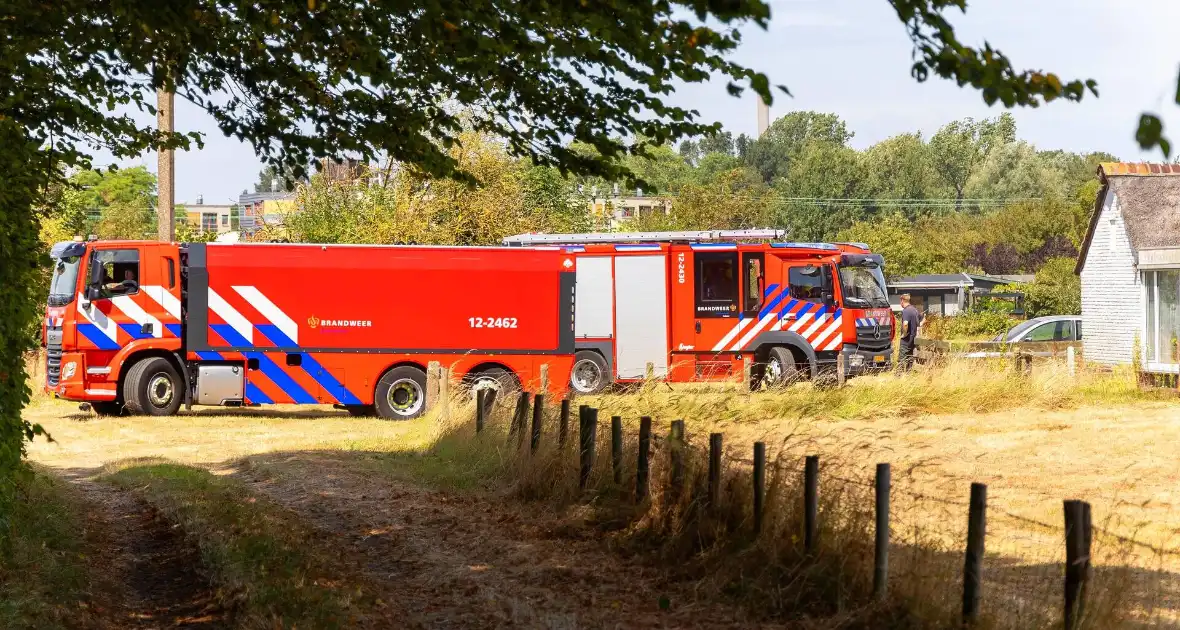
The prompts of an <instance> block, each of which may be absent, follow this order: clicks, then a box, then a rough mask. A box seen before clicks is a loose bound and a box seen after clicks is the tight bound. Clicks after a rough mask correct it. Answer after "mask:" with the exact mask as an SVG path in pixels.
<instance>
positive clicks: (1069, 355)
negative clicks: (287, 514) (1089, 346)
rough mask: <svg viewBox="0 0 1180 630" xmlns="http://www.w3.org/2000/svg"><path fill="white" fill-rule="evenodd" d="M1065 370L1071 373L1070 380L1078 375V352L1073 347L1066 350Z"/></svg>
mask: <svg viewBox="0 0 1180 630" xmlns="http://www.w3.org/2000/svg"><path fill="white" fill-rule="evenodd" d="M1065 368H1066V370H1068V371H1069V377H1070V378H1074V377H1076V376H1077V375H1078V359H1077V351H1076V350H1075V349H1074V347H1073V346H1070V347H1068V348H1066V349H1065Z"/></svg>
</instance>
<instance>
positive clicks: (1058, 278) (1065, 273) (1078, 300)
mask: <svg viewBox="0 0 1180 630" xmlns="http://www.w3.org/2000/svg"><path fill="white" fill-rule="evenodd" d="M1076 263H1077V260H1076V259H1075V258H1073V257H1063V258H1051V259H1049V260H1048V261H1046V262H1045V265H1044V266H1043V267H1041V270H1040V271H1038V272H1037V275H1036V279H1035V280H1034V281H1033V282H1032V283H1031V284H1028V285H1025V286H1018V287H1017V290H1020V291H1023V293H1024V307H1025V310H1026V311H1027V312H1028V316H1029V317H1041V316H1042V315H1077V314H1079V313H1081V312H1082V280H1081V278H1080V277H1078V275H1077V274H1076V273H1074V265H1075V264H1076Z"/></svg>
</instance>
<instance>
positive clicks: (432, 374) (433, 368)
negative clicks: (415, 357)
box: [426, 361, 440, 410]
mask: <svg viewBox="0 0 1180 630" xmlns="http://www.w3.org/2000/svg"><path fill="white" fill-rule="evenodd" d="M439 367H440V365H439V362H438V361H431V362H430V363H427V364H426V408H427V409H428V410H429V409H434V406H435V405H437V404H438V370H439Z"/></svg>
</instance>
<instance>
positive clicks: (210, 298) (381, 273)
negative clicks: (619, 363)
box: [44, 241, 576, 419]
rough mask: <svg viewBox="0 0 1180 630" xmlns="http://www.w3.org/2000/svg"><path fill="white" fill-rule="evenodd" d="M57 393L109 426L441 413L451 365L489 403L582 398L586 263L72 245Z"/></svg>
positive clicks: (51, 380)
mask: <svg viewBox="0 0 1180 630" xmlns="http://www.w3.org/2000/svg"><path fill="white" fill-rule="evenodd" d="M51 255H52V257H53V259H54V270H53V279H52V285H51V287H50V295H49V304H48V310H47V313H46V320H45V331H44V343H45V345H46V350H47V362H48V366H47V370H46V373H47V381H46V389H47V390H48V391H49V392H51V393H52V394H53V395H55V396H57V397H59V398H64V399H67V400H76V401H80V402H85V403H88V404H89V405H90V406H92V407H93V408H94V409H95V410H96V411H97V412H99V413H109V414H113V413H120V412H123V411H130V412H132V413H143V414H150V415H171V414H174V413H176V411H177V410H178V409H179V408H180V406H181V405H182V404H185V405H192V404H199V405H243V406H252V405H259V404H279V403H285V404H329V405H336V406H339V407H342V408H345V409H347V410H349V411H350V412H352V413H354V414H358V415H359V414H369V413H376V414H377V415H380V416H382V417H385V418H391V419H401V418H413V417H416V416H418V415H421V414H422V413H423V412H424V411H425V405H426V394H425V389H426V369H425V368H426V367H427V365H428V364H429V363H430V362H433V361H437V362H439V363H440V364H441V365H442V366H444V367H449V368H451V369H452V374H454V375H455V376H458V377H462V378H463V379H464V380H466V381H467V382H468V383H469V384H471V385H473V386H475V387H504V386H509V387H516V386H523V387H525V388H526V389H529V390H530V391H540V389H541V388H542V387H543V384H542V378H541V374H542V366H544V365H547V366H548V378H549V382H548V388H549V391H551V392H552V393H555V394H558V393H562V392H564V391H566V390H567V385H566V383H568V381H569V374H570V368H571V365H572V363H573V356H572V355H573V351H574V331H573V317H574V313H573V307H574V305H573V299H574V280H575V273H576V265H575V257H574V256H573V255H571V254H568V253H566V252H564V251H560V250H556V249H554V248H523V249H519V250H511V249H506V248H479V247H385V246H361V245H282V244H213V243H210V244H204V243H193V244H187V245H184V244H177V243H156V242H144V241H90V242H83V241H67V242H63V243H58V244H57V245H55V246H54V247H53V249H52V252H51Z"/></svg>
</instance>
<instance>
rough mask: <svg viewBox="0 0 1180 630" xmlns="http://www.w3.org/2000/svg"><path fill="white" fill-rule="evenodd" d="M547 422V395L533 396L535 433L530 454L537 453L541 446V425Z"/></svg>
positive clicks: (530, 445) (530, 446)
mask: <svg viewBox="0 0 1180 630" xmlns="http://www.w3.org/2000/svg"><path fill="white" fill-rule="evenodd" d="M544 420H545V394H537V395H536V396H533V432H532V440H531V441H530V442H529V452H530V453H536V452H537V447H539V446H541V423H542V422H544Z"/></svg>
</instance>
